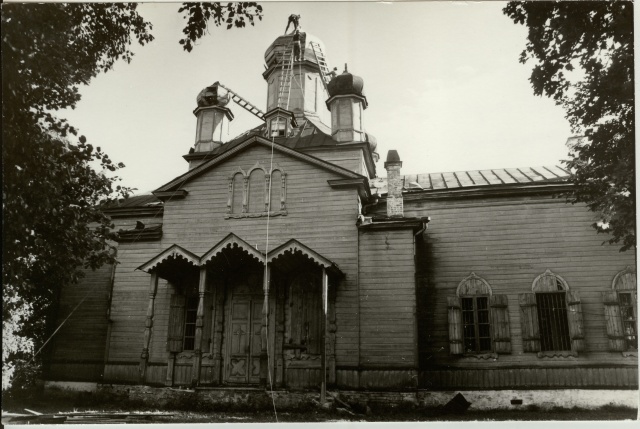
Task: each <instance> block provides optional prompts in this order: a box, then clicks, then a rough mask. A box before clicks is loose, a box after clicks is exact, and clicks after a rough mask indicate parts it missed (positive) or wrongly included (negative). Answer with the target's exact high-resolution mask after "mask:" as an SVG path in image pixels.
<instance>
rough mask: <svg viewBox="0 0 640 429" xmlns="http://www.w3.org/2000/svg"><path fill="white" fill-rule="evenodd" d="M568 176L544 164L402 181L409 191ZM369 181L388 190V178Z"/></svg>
mask: <svg viewBox="0 0 640 429" xmlns="http://www.w3.org/2000/svg"><path fill="white" fill-rule="evenodd" d="M568 178H569V171H568V170H565V169H564V168H562V167H559V166H557V165H547V166H542V167H523V168H498V169H492V170H473V171H455V172H447V173H428V174H405V175H404V176H402V184H403V188H404V190H405V191H436V190H441V189H462V188H471V187H481V186H492V185H509V184H530V183H550V182H566V181H567V179H568ZM369 184H370V186H371V190H372V191H373V192H374V193H375V192H376V191H377V193H378V194H385V193H386V192H387V178H386V177H376V178H374V179H371V180H370V182H369Z"/></svg>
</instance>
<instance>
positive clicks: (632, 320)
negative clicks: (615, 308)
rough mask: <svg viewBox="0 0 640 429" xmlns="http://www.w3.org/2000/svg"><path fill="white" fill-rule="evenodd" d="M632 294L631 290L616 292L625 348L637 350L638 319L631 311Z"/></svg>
mask: <svg viewBox="0 0 640 429" xmlns="http://www.w3.org/2000/svg"><path fill="white" fill-rule="evenodd" d="M633 299H634V296H633V294H632V293H631V292H618V300H619V302H620V316H621V318H622V328H623V330H624V338H625V340H626V342H627V350H638V321H637V320H636V315H635V313H634V311H633Z"/></svg>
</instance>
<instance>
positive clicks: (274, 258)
mask: <svg viewBox="0 0 640 429" xmlns="http://www.w3.org/2000/svg"><path fill="white" fill-rule="evenodd" d="M308 263H313V264H315V265H317V266H319V267H320V268H322V269H324V270H325V271H326V272H327V274H329V275H331V276H332V277H344V273H343V272H342V271H340V268H338V265H337V264H336V263H335V262H333V261H331V260H330V259H328V258H325V257H324V256H322V255H321V254H319V253H318V252H316V251H315V250H313V249H311V248H310V247H308V246H305V245H304V244H302V243H300V242H299V241H298V240H296V239H295V238H292V239H291V240H289V241H287V242H286V243H284V244H282V245H281V246H278V247H276V248H275V249H273V250H271V251H270V252H269V253H268V254H267V264H269V265H271V266H274V267H276V268H278V269H279V270H281V271H283V272H288V271H292V270H294V269H295V268H296V267H300V266H304V265H305V264H308Z"/></svg>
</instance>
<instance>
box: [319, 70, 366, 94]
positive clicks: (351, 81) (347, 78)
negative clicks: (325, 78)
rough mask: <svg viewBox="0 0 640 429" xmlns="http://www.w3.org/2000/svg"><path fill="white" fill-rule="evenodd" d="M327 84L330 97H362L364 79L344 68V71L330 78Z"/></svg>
mask: <svg viewBox="0 0 640 429" xmlns="http://www.w3.org/2000/svg"><path fill="white" fill-rule="evenodd" d="M327 86H328V89H329V96H330V97H334V96H336V95H359V96H361V97H362V96H363V94H362V88H363V87H364V80H362V78H361V77H360V76H356V75H352V74H351V73H349V72H348V71H347V70H346V69H345V71H344V73H342V74H341V75H338V76H336V77H334V78H333V79H331V82H329V85H327Z"/></svg>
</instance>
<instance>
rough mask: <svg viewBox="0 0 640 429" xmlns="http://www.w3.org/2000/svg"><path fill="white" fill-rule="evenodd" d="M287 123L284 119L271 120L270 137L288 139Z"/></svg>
mask: <svg viewBox="0 0 640 429" xmlns="http://www.w3.org/2000/svg"><path fill="white" fill-rule="evenodd" d="M286 135H287V121H286V119H284V118H273V119H272V120H271V132H270V137H286Z"/></svg>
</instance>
